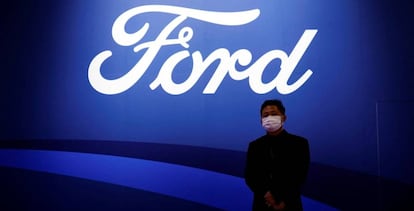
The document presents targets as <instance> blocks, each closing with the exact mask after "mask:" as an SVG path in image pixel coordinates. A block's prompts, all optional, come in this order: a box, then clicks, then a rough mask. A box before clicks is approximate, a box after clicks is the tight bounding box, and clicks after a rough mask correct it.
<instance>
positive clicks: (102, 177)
mask: <svg viewBox="0 0 414 211" xmlns="http://www.w3.org/2000/svg"><path fill="white" fill-rule="evenodd" d="M0 165H2V166H8V167H16V168H23V169H30V170H35V171H42V172H49V173H55V174H62V175H67V176H73V177H79V178H85V179H91V180H95V181H101V182H107V183H112V184H117V185H123V186H128V187H132V188H137V189H142V190H146V191H152V192H156V193H161V194H165V195H170V196H174V197H178V198H182V199H186V200H190V201H194V202H198V203H201V204H206V205H209V206H213V207H217V208H221V209H225V210H234V211H242V210H246V211H247V210H250V207H251V197H252V194H251V192H250V190H248V188H247V186H246V185H245V183H244V180H243V178H240V177H234V176H230V175H226V174H221V173H216V172H212V171H206V170H203V169H197V168H191V167H186V166H180V165H174V164H168V163H162V162H155V161H149V160H141V159H134V158H125V157H117V156H109V155H97V154H86V153H75V152H59V151H42V150H6V149H3V150H0ZM235 202H237V203H235ZM304 206H305V208H309V209H306V210H335V209H334V208H331V207H329V206H326V205H324V204H321V203H319V202H317V201H314V200H311V199H308V198H304Z"/></svg>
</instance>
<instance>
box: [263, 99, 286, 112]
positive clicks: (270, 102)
mask: <svg viewBox="0 0 414 211" xmlns="http://www.w3.org/2000/svg"><path fill="white" fill-rule="evenodd" d="M272 105H274V106H276V107H277V108H278V109H279V111H280V112H282V114H283V115H285V111H286V110H285V106H283V103H282V101H281V100H277V99H273V100H265V101H264V102H263V104H262V107H261V108H260V115H262V111H263V109H264V108H265V107H266V106H272Z"/></svg>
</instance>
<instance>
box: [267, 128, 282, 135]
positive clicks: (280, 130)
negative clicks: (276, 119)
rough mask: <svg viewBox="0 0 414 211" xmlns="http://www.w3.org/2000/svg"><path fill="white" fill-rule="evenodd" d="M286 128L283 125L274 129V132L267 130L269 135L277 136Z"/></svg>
mask: <svg viewBox="0 0 414 211" xmlns="http://www.w3.org/2000/svg"><path fill="white" fill-rule="evenodd" d="M284 130H285V129H284V128H283V127H281V128H280V129H279V130H276V131H274V132H267V135H270V136H277V135H279V134H280V133H282V131H284Z"/></svg>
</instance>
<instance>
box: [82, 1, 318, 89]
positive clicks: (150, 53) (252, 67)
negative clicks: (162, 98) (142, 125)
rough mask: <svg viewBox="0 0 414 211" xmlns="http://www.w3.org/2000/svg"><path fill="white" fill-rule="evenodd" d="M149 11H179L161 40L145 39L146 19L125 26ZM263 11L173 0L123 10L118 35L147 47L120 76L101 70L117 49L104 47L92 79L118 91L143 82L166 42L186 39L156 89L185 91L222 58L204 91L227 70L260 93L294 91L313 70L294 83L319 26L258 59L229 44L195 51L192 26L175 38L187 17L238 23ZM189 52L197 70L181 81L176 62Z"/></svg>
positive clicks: (117, 23)
mask: <svg viewBox="0 0 414 211" xmlns="http://www.w3.org/2000/svg"><path fill="white" fill-rule="evenodd" d="M149 12H160V13H168V14H174V15H177V17H176V18H175V19H173V20H172V21H171V22H170V23H168V24H167V25H166V26H165V28H164V29H162V30H161V32H160V33H159V34H158V36H157V37H156V39H155V40H153V41H149V42H144V43H139V42H140V41H141V39H142V38H143V37H144V36H145V35H146V33H147V32H148V30H149V27H150V25H149V23H145V24H144V25H143V26H142V27H141V28H140V29H139V30H138V31H136V32H134V33H127V32H126V31H125V25H126V23H127V22H128V21H129V20H130V19H131V18H132V17H135V16H137V15H140V14H143V13H149ZM259 15H260V10H258V9H253V10H247V11H240V12H215V11H205V10H197V9H190V8H184V7H176V6H168V5H145V6H140V7H135V8H132V9H130V10H128V11H126V12H124V13H123V14H121V15H120V16H119V17H118V18H117V19H116V20H115V22H114V24H113V27H112V37H113V39H114V41H115V42H116V43H117V44H119V45H121V46H132V45H136V46H135V47H134V52H139V51H142V50H145V49H146V51H145V53H144V54H143V56H142V57H141V59H139V61H138V62H137V63H136V64H135V65H134V67H132V69H131V70H129V71H128V72H127V73H126V74H125V75H123V76H121V77H119V78H117V79H106V78H105V77H103V76H102V74H101V66H102V64H103V62H104V61H105V60H107V59H108V58H109V57H111V56H112V52H111V51H110V50H105V51H103V52H101V53H99V54H98V55H96V56H95V57H94V58H93V59H92V61H91V63H90V65H89V70H88V79H89V82H90V84H91V85H92V87H93V88H94V89H95V90H96V91H98V92H100V93H102V94H107V95H112V94H119V93H122V92H124V91H126V90H128V89H129V88H131V87H132V86H133V85H134V84H135V83H137V82H138V80H139V79H140V78H141V77H142V75H143V74H144V73H145V72H146V71H147V69H148V67H149V66H150V65H151V63H152V62H153V60H154V58H155V57H156V56H157V54H158V52H159V50H160V49H161V48H162V47H163V46H167V45H181V46H182V47H183V50H182V51H179V52H175V53H174V54H172V55H171V56H170V57H169V58H168V59H167V60H166V61H165V62H164V64H163V65H162V67H161V69H160V71H159V73H158V75H157V77H156V78H155V80H154V81H153V82H152V83H151V84H150V85H149V86H150V88H151V89H152V90H154V89H156V88H157V87H159V86H161V87H162V88H163V89H164V90H165V91H166V92H167V93H169V94H172V95H180V94H183V93H185V92H187V91H188V90H190V89H191V88H192V87H193V86H194V85H195V84H196V83H197V81H198V80H199V78H200V77H201V76H202V74H203V73H204V71H205V70H206V69H207V68H208V67H209V66H210V65H211V64H212V63H214V62H215V61H219V65H218V67H217V69H216V71H215V72H214V74H213V75H212V77H211V79H210V80H209V82H208V84H207V85H206V87H205V89H204V90H203V93H204V94H214V93H215V92H216V91H217V89H218V88H219V86H220V84H221V82H222V81H223V79H224V77H225V76H226V75H227V74H228V75H229V76H230V77H231V78H232V79H234V80H244V79H248V80H249V85H250V88H251V89H252V90H253V91H254V92H256V93H258V94H265V93H268V92H270V91H272V90H274V89H276V90H277V91H278V92H279V93H281V94H290V93H292V92H294V91H296V90H297V89H299V88H300V87H301V86H302V85H303V84H304V83H305V82H306V81H307V80H308V79H309V77H310V76H311V75H312V73H313V72H312V71H311V70H310V69H308V70H306V71H305V73H304V74H303V75H302V76H301V77H300V78H299V79H298V80H296V81H295V82H294V83H292V84H288V80H289V78H290V76H291V75H292V73H293V71H294V70H295V68H296V66H297V64H298V63H299V61H300V60H301V58H302V56H303V55H304V53H305V52H306V50H307V48H308V47H309V45H310V43H311V42H312V40H313V38H314V37H315V35H316V33H317V30H316V29H308V30H305V31H304V33H303V34H302V36H301V37H300V39H299V41H298V42H297V44H296V45H295V47H294V48H293V50H292V51H291V53H290V54H289V55H288V54H286V53H285V52H284V51H282V50H271V51H269V52H267V53H265V54H264V55H263V56H262V57H260V58H259V59H257V61H256V62H254V63H252V54H251V52H250V51H249V50H247V49H240V50H238V51H236V52H234V53H233V54H230V52H229V51H228V50H227V49H225V48H219V49H216V50H215V51H213V52H212V53H211V54H210V55H208V56H207V57H205V58H203V55H202V53H201V52H200V51H195V52H192V53H190V52H189V51H188V50H186V49H188V48H189V46H190V44H189V41H191V39H192V37H193V35H194V31H193V29H192V28H191V27H188V26H187V27H183V28H181V29H180V31H179V33H178V37H177V38H175V39H171V38H169V36H170V35H171V33H172V31H173V30H175V29H177V27H178V26H179V25H180V24H181V23H182V22H184V21H185V20H186V19H187V18H193V19H196V20H200V21H204V22H208V23H212V24H217V25H224V26H238V25H244V24H247V23H250V22H252V21H254V20H255V19H256V18H257V17H258V16H259ZM137 44H138V45H137ZM188 58H191V59H192V62H193V67H192V71H191V74H190V75H189V76H188V78H187V79H186V80H185V81H184V82H182V83H179V84H177V83H175V82H174V81H173V80H172V74H173V71H174V68H175V67H176V66H177V64H179V63H180V62H181V61H183V60H185V59H188ZM277 59H278V60H280V61H281V65H280V71H279V73H278V74H277V76H276V77H275V78H274V79H273V80H272V81H270V82H268V83H263V81H262V75H263V72H264V70H265V68H266V67H267V66H268V65H269V63H270V62H272V61H273V60H277ZM237 64H238V65H240V66H242V67H245V69H244V70H237V69H236V66H237Z"/></svg>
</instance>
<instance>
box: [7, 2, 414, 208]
mask: <svg viewBox="0 0 414 211" xmlns="http://www.w3.org/2000/svg"><path fill="white" fill-rule="evenodd" d="M156 4H163V5H170V6H176V7H177V8H181V9H183V8H184V9H185V8H194V9H199V10H204V11H216V12H223V13H220V14H215V15H213V16H216V17H219V18H218V22H219V23H211V21H212V20H211V19H208V21H203V20H199V19H197V18H200V17H201V16H200V15H196V16H195V17H196V18H194V17H193V18H191V17H188V18H187V19H185V20H183V22H182V23H180V24H179V25H178V26H177V27H176V28H175V29H174V30H173V31H172V32H171V34H170V35H169V36H168V39H171V40H172V42H173V39H178V38H179V36H180V35H179V33H180V32H184V31H185V32H186V33H187V34H183V35H182V37H181V38H182V40H181V41H183V40H185V39H187V40H185V41H184V42H185V44H187V45H188V46H185V45H181V44H177V43H176V44H171V45H168V46H162V47H161V48H160V50H159V51H158V53H157V54H156V55H155V56H154V59H153V61H152V62H150V63H149V67H148V68H147V69H146V71H145V72H144V73H143V74H142V77H139V78H138V77H135V79H136V80H137V81H136V83H134V82H132V83H131V84H132V86H131V87H130V88H127V89H125V90H122V91H118V92H119V93H118V92H117V93H112V94H105V93H102V92H104V91H100V90H99V89H97V88H96V87H95V86H94V85H93V82H91V77H90V75H88V74H91V71H92V70H91V69H90V66H91V63H92V61H93V60H94V58H96V57H97V55H98V54H100V53H101V52H105V51H108V50H109V51H111V53H112V56H111V57H109V58H108V59H107V60H105V62H104V63H103V64H102V65H101V69H100V72H101V74H102V76H103V77H104V78H106V79H113V80H116V79H119V78H120V77H122V76H124V75H125V74H127V73H128V71H129V70H130V69H132V68H133V67H134V66H135V65H136V64H137V63H138V62H145V58H146V57H145V56H146V55H148V54H149V53H148V52H149V51H150V50H148V51H146V49H143V50H141V51H139V52H134V51H133V49H134V47H135V46H138V45H139V44H142V43H145V42H150V41H154V40H155V39H156V38H157V37H158V36H159V35H160V32H161V31H162V30H166V29H165V28H166V26H167V25H168V24H169V23H170V22H171V21H172V20H173V19H175V18H176V17H178V16H179V15H177V14H171V13H165V12H149V13H143V14H139V15H136V16H133V17H132V18H131V19H130V20H129V21H128V22H127V23H126V24H125V32H127V33H133V32H135V31H137V30H139V29H140V28H141V27H143V25H144V23H145V22H148V23H150V27H149V30H148V32H147V33H146V34H145V35H144V36H143V38H142V39H141V40H138V41H139V42H133V43H130V44H125V43H124V44H123V43H122V40H120V39H118V38H116V36H117V35H119V31H115V38H114V37H113V33H112V27H113V25H114V22H115V20H117V18H118V17H120V16H121V14H124V13H125V12H126V11H128V10H130V9H133V8H140V7H141V6H142V7H141V8H145V7H143V6H144V5H156ZM167 10H168V11H172V10H171V9H167ZM241 11H249V12H251V13H246V14H243V15H241V16H237V17H236V16H223V17H220V15H224V14H225V15H229V13H227V12H241ZM258 12H260V13H258ZM1 14H2V28H3V29H2V40H1V43H2V44H1V46H2V54H1V55H2V57H1V58H2V59H1V60H2V62H1V71H2V77H1V85H0V86H1V87H0V88H1V96H2V98H3V99H2V103H1V115H0V118H1V123H2V125H1V128H2V129H1V133H0V140H1V141H2V142H3V143H6V142H7V144H3V145H4V146H5V147H6V148H7V146H11V145H10V141H15V142H21V141H23V142H25V143H28V142H27V141H33V143H37V142H36V141H39V140H46V141H49V142H48V143H50V144H51V145H52V146H57V145H56V142H60V143H64V142H65V141H68V140H75V141H80V142H77V143H78V145H77V147H76V150H75V151H85V150H82V141H84V143H87V142H88V141H96V144H97V145H99V143H100V142H101V141H102V143H104V141H114V142H120V143H124V142H136V143H150V144H161V145H163V144H164V145H179V146H189V147H200V148H206V149H210V148H212V149H217V150H228V151H229V152H230V151H231V152H239V153H244V152H245V151H246V149H247V145H248V143H249V142H250V141H252V140H253V139H255V138H256V137H258V136H261V135H262V134H263V133H264V131H263V129H262V128H261V126H260V119H259V111H258V110H259V107H260V104H261V103H262V101H263V100H265V99H269V98H279V99H281V100H283V101H284V103H285V106H286V108H287V116H288V119H287V122H286V125H285V127H286V129H287V130H288V131H290V132H292V133H296V134H299V135H302V136H304V137H307V138H308V139H309V142H310V147H311V154H312V163H313V164H315V165H321V166H328V167H330V168H334V169H337V170H338V171H340V170H346V171H349V172H353V173H355V174H362V175H367V176H371V177H373V178H375V177H380V178H383V179H387V180H391V181H393V182H396V183H398V184H403V187H408V188H412V186H413V185H414V171H413V170H412V168H411V167H412V165H411V164H412V162H413V161H414V156H413V154H414V144H413V142H412V138H411V136H410V133H409V131H410V127H409V126H412V122H413V121H414V113H413V111H412V108H413V105H414V92H413V90H414V87H413V83H412V80H413V78H414V77H413V76H414V73H413V69H414V64H413V61H414V60H413V56H414V55H413V52H412V50H411V49H412V48H413V47H414V45H413V41H412V36H411V35H412V32H411V31H412V30H411V28H412V27H411V26H412V19H413V18H414V17H413V15H412V13H411V11H410V10H409V7H408V1H407V2H404V1H393V2H392V3H391V2H388V1H363V2H361V1H340V2H338V1H323V0H318V1H305V0H294V1H292V0H290V1H285V0H282V1H262V0H260V1H250V0H248V1H233V0H232V1H226V2H223V1H201V0H197V1H122V2H119V1H110V0H105V1H87V2H85V1H70V2H62V1H60V2H56V1H42V2H31V1H29V2H25V1H17V2H14V3H10V5H9V6H7V7H4V8H2V13H1ZM183 14H189V13H188V12H186V11H184V12H183ZM233 15H236V14H233ZM249 15H252V16H251V18H250V20H248V21H246V23H238V21H239V20H240V19H241V18H242V17H250V16H249ZM203 17H204V16H203ZM232 17H235V18H234V20H233V19H232ZM224 20H228V21H229V22H231V23H233V24H234V25H235V26H229V25H224ZM185 27H189V28H185ZM307 30H313V31H312V32H316V31H315V30H317V33H316V35H314V37H311V38H310V40H308V43H307V44H308V45H306V46H305V47H303V46H297V43H298V42H299V41H300V40H302V39H301V37H302V35H304V34H307V33H308V32H310V31H307ZM308 38H309V37H308ZM295 47H296V48H295ZM217 49H222V50H225V51H227V52H228V53H229V56H232V55H234V54H235V52H237V51H238V50H240V49H245V51H243V52H244V53H246V50H247V51H249V52H250V53H251V57H252V58H251V62H247V64H244V65H243V64H236V65H235V68H236V69H237V70H239V71H242V70H244V69H246V68H247V67H250V66H251V65H252V64H253V63H255V62H256V61H257V60H260V59H261V58H264V57H262V56H263V55H265V54H267V53H268V52H271V51H272V52H278V53H279V54H278V55H282V54H283V53H285V55H286V56H287V57H289V56H292V55H293V53H292V54H291V52H292V51H293V50H294V49H298V51H299V49H302V50H303V51H304V52H303V55H302V56H299V60H298V61H297V65H296V66H295V65H293V67H294V69H293V73H292V74H288V76H289V78H288V79H289V80H288V81H284V80H283V79H279V81H278V83H277V88H276V89H272V90H265V91H262V92H261V93H260V91H258V89H257V88H255V87H257V85H258V84H259V85H260V83H258V80H257V79H256V80H255V79H251V81H249V79H241V78H240V80H239V79H237V80H236V79H235V77H234V76H231V75H229V74H228V73H227V74H226V75H225V76H224V78H223V80H222V81H221V83H220V85H219V86H218V88H217V90H215V92H214V93H206V92H207V91H206V90H205V87H206V86H208V84H209V82H210V80H211V78H214V76H215V73H217V72H218V71H219V70H220V69H224V70H227V69H226V68H222V67H221V66H220V64H224V65H226V64H229V62H228V60H225V59H223V60H217V61H215V62H213V63H212V64H211V65H209V66H208V67H207V68H206V70H205V72H203V74H201V76H200V78H199V79H198V80H197V82H195V83H194V85H193V86H190V87H191V88H189V89H188V90H186V91H183V93H176V94H173V93H172V92H173V91H174V89H172V88H168V87H167V83H166V82H163V83H162V85H164V86H158V87H152V88H154V89H152V88H151V87H150V84H152V83H153V82H154V81H156V78H157V77H158V74H159V73H160V72H161V71H160V69H162V67H163V64H164V63H165V62H166V61H168V59H169V58H171V57H172V56H173V55H174V54H176V53H178V52H185V51H188V55H189V57H187V58H185V59H183V60H182V61H181V62H180V63H178V64H177V65H176V66H175V68H174V69H173V73H172V74H171V75H172V76H171V80H172V81H173V82H174V83H176V84H180V83H183V82H185V81H186V80H187V78H188V77H189V76H190V75H191V73H192V72H191V71H192V69H193V66H197V65H199V64H200V63H197V62H194V61H193V57H192V55H195V54H197V52H198V53H200V54H201V55H202V58H203V59H205V58H206V57H207V56H209V55H210V54H213V52H215V51H216V50H217ZM239 52H240V51H239ZM292 57H293V56H292ZM142 58H144V59H142ZM278 58H280V56H276V59H273V60H272V61H269V62H268V65H267V66H265V67H262V68H260V67H257V68H252V70H253V71H256V72H257V71H260V70H264V72H263V75H262V78H259V79H261V80H262V82H261V83H263V84H266V83H272V82H271V81H272V80H273V79H274V78H276V76H278V75H282V72H285V71H286V67H285V66H284V65H287V66H289V63H288V61H290V60H288V59H287V58H285V59H278ZM290 58H291V57H290ZM240 60H242V59H240ZM244 61H246V60H244ZM220 62H221V63H220ZM293 63H295V62H293ZM140 65H141V66H140ZM280 65H282V68H280ZM142 66H143V65H142V63H139V65H138V66H137V70H139V69H140V68H141V70H142ZM167 66H171V65H167ZM291 66H292V65H291ZM308 69H310V70H311V71H312V75H310V77H309V78H307V80H305V81H304V82H303V84H302V86H299V87H298V88H296V89H292V90H291V91H289V92H288V93H284V92H283V90H284V89H282V88H283V87H289V85H293V84H295V82H297V81H298V80H299V79H300V77H302V76H303V75H304V74H305V72H306V71H307V70H308ZM161 75H162V76H166V75H167V76H168V74H164V73H162V74H161ZM88 76H89V77H88ZM129 78H130V79H132V78H134V77H129ZM250 78H253V76H251V77H250ZM250 82H251V83H250ZM259 82H260V80H259ZM125 83H126V82H125ZM286 83H287V84H288V85H287V84H286ZM121 84H124V82H123V83H121ZM178 86H179V85H178ZM104 87H105V86H104ZM114 88H116V86H114ZM203 92H204V93H203ZM29 145H30V144H29ZM25 146H28V145H27V144H26V145H25ZM42 146H43V145H42ZM103 146H104V145H103ZM154 146H156V145H154ZM23 148H25V147H23ZM26 148H31V147H26ZM37 148H40V149H48V147H47V145H44V147H37ZM57 148H59V147H55V148H53V147H51V149H52V150H56V149H57ZM97 148H99V147H97ZM59 149H61V148H59ZM137 151H140V149H137ZM141 151H143V149H141ZM93 152H96V150H95V151H93V150H92V153H93ZM138 153H139V152H138ZM154 153H157V152H154ZM167 153H168V154H169V155H170V158H165V159H161V160H163V161H165V162H171V161H172V160H173V159H174V158H175V157H178V156H180V155H178V154H177V151H174V150H172V151H168V152H167ZM104 154H105V153H104ZM121 154H122V153H121ZM118 155H119V154H118ZM138 157H139V156H138ZM236 160H237V161H238V162H240V164H237V166H238V167H240V168H242V165H243V158H240V159H236ZM199 161H200V162H201V163H203V162H204V163H208V162H209V158H208V157H201V158H199ZM218 162H219V161H218ZM178 163H180V162H178ZM180 164H183V163H180ZM212 165H218V164H212ZM193 166H194V165H193ZM196 166H197V165H196ZM200 166H203V165H202V164H201V165H200ZM200 166H197V167H200ZM204 166H206V165H204ZM224 168H225V167H223V168H219V169H224ZM213 169H214V168H213ZM215 170H217V169H215ZM238 170H239V169H238ZM238 170H235V172H237V171H238ZM222 171H223V170H222ZM235 175H236V176H239V177H240V176H241V175H240V174H238V173H235ZM313 178H317V175H316V174H314V175H313ZM333 180H335V179H333ZM316 187H317V186H316ZM309 192H312V193H314V192H315V191H309ZM317 195H318V194H317ZM320 195H322V196H323V194H320ZM318 196H319V195H318ZM318 200H321V201H323V200H324V199H323V198H320V197H319V198H318Z"/></svg>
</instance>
